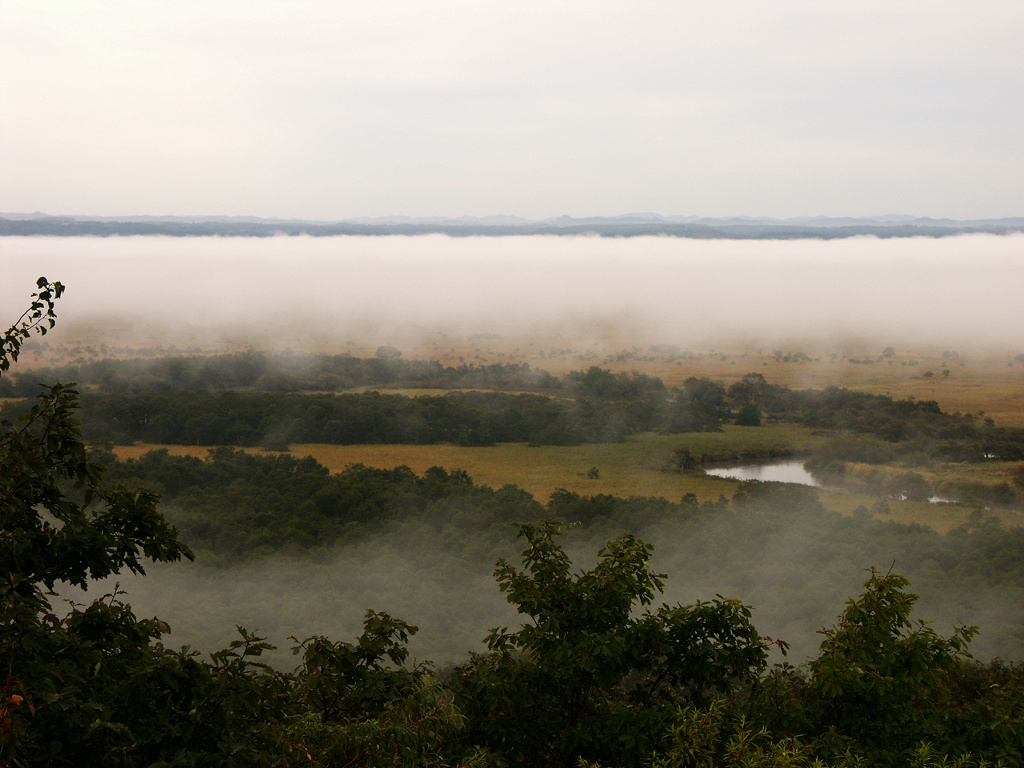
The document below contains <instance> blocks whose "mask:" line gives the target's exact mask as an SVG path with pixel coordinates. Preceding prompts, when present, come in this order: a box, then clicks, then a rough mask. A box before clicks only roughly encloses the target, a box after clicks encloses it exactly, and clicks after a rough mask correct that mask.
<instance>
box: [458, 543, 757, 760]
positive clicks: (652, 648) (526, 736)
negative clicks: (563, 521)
mask: <svg viewBox="0 0 1024 768" xmlns="http://www.w3.org/2000/svg"><path fill="white" fill-rule="evenodd" d="M560 533H561V526H560V524H558V523H539V524H536V525H533V524H528V525H524V526H522V528H521V535H522V536H523V537H524V538H525V539H526V541H527V547H526V549H525V550H524V551H523V553H522V569H520V568H518V567H516V566H514V565H512V564H511V563H509V562H507V561H504V560H502V561H499V563H498V565H497V568H496V570H495V577H496V578H497V581H498V586H499V588H500V589H501V591H502V592H504V593H505V595H506V599H507V600H508V601H509V602H510V603H512V604H513V605H515V606H516V608H517V609H518V610H519V612H520V614H522V615H523V616H524V618H525V619H526V620H527V623H525V624H524V625H523V626H522V627H521V628H520V629H519V630H518V631H515V632H509V631H508V629H506V628H498V629H495V630H494V631H492V633H491V635H490V636H489V637H488V639H487V644H488V648H489V650H490V652H489V653H488V654H486V655H482V656H476V657H474V658H473V659H472V660H471V661H470V662H469V663H468V664H464V665H462V666H461V667H459V668H457V669H456V671H455V674H454V675H453V677H452V688H453V690H454V691H455V694H456V703H457V704H458V706H459V708H460V709H461V710H462V712H463V713H464V714H465V715H466V716H467V718H468V719H469V729H468V735H469V737H470V738H472V739H474V740H475V741H477V743H481V744H484V745H486V746H487V747H489V748H490V749H492V750H493V751H494V752H496V753H498V754H499V755H500V756H502V757H503V758H504V759H505V760H507V761H508V762H509V764H510V765H523V766H541V765H576V764H577V761H578V760H579V759H581V758H585V759H598V760H602V761H609V763H610V764H614V765H639V764H640V763H641V762H643V760H644V759H645V757H646V756H648V755H649V754H650V752H651V750H652V749H653V748H655V747H656V746H657V745H658V744H659V743H660V741H661V739H662V738H663V735H664V733H665V730H666V727H667V723H668V722H669V721H670V718H671V717H672V713H673V712H674V709H675V706H676V705H677V704H679V703H684V702H694V703H704V702H705V701H707V700H708V698H709V697H711V696H713V695H714V694H716V693H722V692H729V691H733V690H735V689H736V688H737V687H738V686H742V685H744V684H747V683H750V682H751V681H753V680H754V679H756V677H757V676H758V674H760V673H761V672H762V671H763V669H764V666H765V660H766V656H767V642H766V640H765V639H763V638H762V637H761V636H760V635H759V634H758V633H757V631H756V630H755V629H754V627H753V625H752V624H751V623H750V612H749V610H748V609H747V607H746V606H744V605H742V604H741V603H739V601H736V600H724V599H716V600H714V601H711V602H709V603H697V604H695V605H691V606H681V605H676V606H668V605H662V606H661V607H660V608H658V609H657V610H654V611H651V610H646V611H644V612H643V613H642V614H639V615H636V614H635V609H636V608H638V607H641V606H647V605H650V604H651V602H652V601H653V599H654V597H655V595H656V594H657V593H659V592H660V591H661V590H662V581H661V579H662V576H663V574H658V573H655V572H654V571H653V570H652V569H651V567H650V562H649V558H650V555H651V547H650V546H649V545H648V544H645V543H644V542H642V541H640V540H639V539H636V538H635V537H633V536H629V535H627V536H623V537H622V538H620V539H617V540H615V541H612V542H609V544H608V545H607V546H606V547H605V548H604V549H602V550H601V552H600V553H599V558H600V559H599V562H598V564H597V565H596V566H595V567H594V568H593V569H591V570H589V571H580V572H579V573H576V574H574V573H572V563H571V561H570V559H569V556H568V555H567V553H566V552H565V550H564V549H563V548H562V547H561V546H560V545H559V544H558V542H557V541H556V537H557V536H558V535H559V534H560Z"/></svg>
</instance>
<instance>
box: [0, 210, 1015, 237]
mask: <svg viewBox="0 0 1024 768" xmlns="http://www.w3.org/2000/svg"><path fill="white" fill-rule="evenodd" d="M979 232H983V233H991V234H1000V235H1003V234H1011V233H1015V232H1024V217H1010V218H1000V219H966V220H958V219H935V218H931V217H917V216H906V215H885V216H873V217H830V216H799V217H795V218H788V219H775V218H770V217H761V216H732V217H702V216H662V215H661V214H657V213H628V214H622V215H618V216H588V217H581V218H576V217H572V216H558V217H554V218H548V219H536V220H534V219H525V218H522V217H519V216H504V215H495V216H459V217H456V218H452V217H444V216H423V217H412V216H380V217H361V218H352V219H344V220H341V221H309V220H303V219H280V218H261V217H257V216H51V215H49V214H45V213H39V212H36V213H0V236H2V235H7V236H17V235H21V236H24V235H49V236H68V237H70V236H90V235H91V236H99V237H106V236H118V235H123V236H124V235H168V236H174V237H204V236H222V237H270V236H273V235H311V236H314V237H326V236H332V235H421V234H446V235H451V236H454V237H466V236H482V237H488V236H490V237H501V236H515V235H598V236H602V237H638V236H644V235H663V236H670V237H688V238H699V239H715V238H720V239H809V238H813V239H833V238H842V237H856V236H865V235H867V236H871V235H873V236H876V237H944V236H948V235H956V234H968V233H979Z"/></svg>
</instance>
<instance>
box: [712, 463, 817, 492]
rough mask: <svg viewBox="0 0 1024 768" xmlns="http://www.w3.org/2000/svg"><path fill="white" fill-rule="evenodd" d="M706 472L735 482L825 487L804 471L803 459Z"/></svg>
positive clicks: (713, 469)
mask: <svg viewBox="0 0 1024 768" xmlns="http://www.w3.org/2000/svg"><path fill="white" fill-rule="evenodd" d="M705 472H707V474H709V475H712V476H714V477H727V478H731V479H733V480H760V481H762V482H771V483H797V484H798V485H812V486H814V487H815V488H824V487H825V486H823V485H822V484H821V483H819V482H818V481H817V480H816V479H815V478H814V475H812V474H811V473H810V472H808V471H807V470H806V469H804V462H803V460H802V459H787V460H786V461H772V462H758V463H754V464H741V465H739V466H735V467H713V468H711V469H706V470H705Z"/></svg>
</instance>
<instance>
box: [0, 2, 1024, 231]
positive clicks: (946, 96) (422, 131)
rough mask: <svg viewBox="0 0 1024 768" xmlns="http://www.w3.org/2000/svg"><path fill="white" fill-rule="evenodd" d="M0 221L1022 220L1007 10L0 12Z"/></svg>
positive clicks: (833, 6)
mask: <svg viewBox="0 0 1024 768" xmlns="http://www.w3.org/2000/svg"><path fill="white" fill-rule="evenodd" d="M0 18H2V22H0V178H2V180H3V181H2V183H0V211H8V212H31V211H37V210H38V211H44V212H47V213H52V214H60V213H64V214H95V215H119V214H121V215H124V214H154V215H166V214H177V215H196V214H224V215H258V216H279V217H297V218H306V219H321V220H337V219H342V218H349V217H355V216H382V215H392V214H404V215H412V216H424V215H446V216H459V215H489V214H498V213H501V214H513V215H520V216H526V217H530V218H542V217H547V216H558V215H561V214H569V215H573V216H585V215H610V214H620V213H628V212H635V211H656V212H660V213H663V214H683V215H688V214H693V215H706V216H724V215H766V216H779V217H787V216H798V215H816V214H824V215H852V216H867V215H876V214H884V213H908V214H914V215H924V216H937V217H953V218H993V217H1001V216H1020V215H1024V204H1022V201H1024V53H1022V41H1024V2H1021V0H1005V1H1004V2H984V1H982V2H972V3H965V2H962V0H957V1H956V2H945V1H942V0H929V1H928V2H893V0H886V1H885V2H864V1H860V2H821V1H820V0H808V1H807V2H801V1H799V0H774V1H773V2H767V1H766V0H750V1H749V2H742V1H736V2H729V1H728V0H725V1H724V2H711V0H700V1H699V2H685V1H684V0H673V1H672V2H659V1H644V0H630V1H628V2H627V1H625V0H623V1H621V2H602V1H601V0H585V1H582V2H573V1H566V0H557V2H553V1H552V0H543V2H531V1H529V0H527V1H523V0H517V2H500V3H499V2H489V1H487V0H467V1H466V2H447V1H444V2H442V1H428V0H416V1H412V0H387V2H377V1H375V2H360V1H358V0H346V1H345V2H330V1H328V0H319V1H315V2H314V1H312V0H310V1H306V2H302V1H299V0H288V1H287V2H284V1H283V0H282V1H281V2H274V1H273V0H245V1H244V2H224V1H223V0H200V1H194V0H184V1H183V0H176V2H143V1H142V0H131V1H124V2H117V1H115V0H105V1H104V2H82V1H81V0H67V1H62V0H46V2H40V0H0Z"/></svg>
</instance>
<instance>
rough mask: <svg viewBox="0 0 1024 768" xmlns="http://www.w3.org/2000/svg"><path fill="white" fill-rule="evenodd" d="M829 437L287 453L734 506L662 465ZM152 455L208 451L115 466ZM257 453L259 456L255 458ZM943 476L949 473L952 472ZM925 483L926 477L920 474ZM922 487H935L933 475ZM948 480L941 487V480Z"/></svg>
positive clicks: (836, 502) (755, 431)
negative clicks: (679, 458) (689, 455)
mask: <svg viewBox="0 0 1024 768" xmlns="http://www.w3.org/2000/svg"><path fill="white" fill-rule="evenodd" d="M823 439H826V436H823V435H821V434H816V433H814V432H813V431H812V430H809V429H806V428H803V427H799V426H796V425H791V424H773V425H767V426H764V427H737V426H726V427H725V429H724V430H723V431H722V432H720V433H697V434H686V435H656V434H642V435H634V436H632V437H630V438H629V439H628V440H626V441H625V442H624V443H606V444H596V445H581V446H568V447H566V446H537V447H530V446H527V445H524V444H502V445H496V446H491V447H486V448H475V447H472V448H471V447H460V446H456V445H320V444H312V445H293V446H291V453H292V454H293V455H295V456H312V457H313V458H314V459H316V460H317V461H318V462H320V463H321V464H323V465H324V466H326V467H328V468H329V469H330V470H331V471H332V472H340V471H342V470H343V469H344V468H345V467H347V466H349V465H351V464H365V465H367V466H371V467H381V468H392V467H396V466H399V465H403V464H404V465H406V466H408V467H409V468H411V469H412V470H413V471H415V472H417V473H422V472H423V471H424V470H426V469H428V468H429V467H432V466H442V467H445V468H446V469H449V470H455V469H462V470H465V471H466V472H467V473H468V474H469V475H470V476H471V477H472V478H473V479H474V481H476V482H478V483H483V484H486V485H490V486H493V487H501V486H502V485H505V484H515V485H518V486H519V487H521V488H524V489H525V490H527V491H529V492H530V493H532V494H533V495H534V496H535V497H536V498H537V499H538V500H539V501H542V502H546V501H547V500H548V498H549V497H550V495H551V493H552V492H553V491H554V490H556V489H558V488H565V489H567V490H569V491H573V492H575V493H579V494H582V495H588V496H591V495H595V494H601V493H604V494H610V495H615V496H623V497H629V496H663V497H665V498H667V499H671V500H678V499H680V498H682V497H683V496H684V495H685V494H688V493H693V494H695V495H696V496H697V498H698V500H699V501H701V502H703V501H708V500H714V499H717V498H719V496H723V495H724V496H726V497H732V495H733V494H734V493H735V492H736V489H737V488H738V487H739V483H738V482H737V481H735V480H730V479H726V478H718V477H712V476H708V475H704V474H702V473H699V472H697V473H680V472H675V471H672V470H671V469H670V467H669V460H670V459H671V457H672V454H673V452H674V451H675V450H676V449H677V448H682V447H686V448H689V449H690V450H691V451H693V452H695V453H702V454H716V453H727V452H729V451H732V452H746V451H750V452H754V451H760V452H769V451H776V452H778V451H782V450H785V451H790V452H792V453H793V454H795V455H801V454H806V453H808V452H810V450H812V449H813V447H814V446H815V445H816V444H818V443H819V442H820V441H821V440H823ZM155 448H166V449H167V450H168V451H170V452H171V453H172V454H173V455H181V456H198V457H203V456H205V455H206V454H207V452H208V451H209V449H208V448H206V447H202V446H180V445H175V446H157V445H133V446H119V447H117V448H116V449H115V451H116V453H117V455H118V457H119V458H121V459H125V458H134V457H138V456H141V455H142V454H143V453H145V452H146V451H149V450H153V449H155ZM252 450H255V451H257V452H262V451H261V449H252ZM591 468H597V470H598V475H599V476H598V477H597V478H596V479H591V478H589V477H588V476H587V473H588V470H590V469H591ZM1007 471H1008V470H1007V468H1006V467H1003V466H993V467H992V468H991V469H988V470H987V474H986V477H984V478H980V477H974V479H976V480H982V481H987V482H994V481H996V480H998V479H1001V478H1002V477H1004V476H1005V474H1006V472H1007ZM950 472H953V473H956V472H957V468H956V467H954V468H952V469H951V470H950ZM926 474H927V473H926ZM927 477H928V479H929V480H930V481H934V480H936V479H938V475H937V474H936V473H932V474H928V475H927ZM947 479H948V478H947ZM818 493H819V496H820V498H821V500H822V502H823V503H824V504H825V506H826V507H828V508H829V509H833V510H836V511H838V512H841V513H844V514H852V513H853V512H854V510H856V509H857V508H858V507H867V508H869V509H870V508H872V507H874V505H876V504H877V502H878V501H879V499H878V497H877V496H875V495H871V494H868V493H843V492H838V491H828V490H819V491H818ZM888 506H889V509H890V513H889V514H888V515H887V519H891V520H895V521H898V522H902V523H917V524H921V525H928V526H930V527H932V528H935V529H936V530H938V531H940V532H946V531H948V530H950V529H951V528H955V527H956V526H958V525H962V524H963V523H964V522H966V521H967V519H968V518H969V516H970V514H971V513H972V512H973V510H974V507H973V506H970V505H959V504H930V503H928V502H920V501H898V500H889V501H888ZM989 514H995V515H997V516H998V517H999V518H1000V519H1002V520H1003V521H1004V522H1005V523H1007V524H1009V525H1022V524H1024V517H1022V516H1020V515H1019V514H1016V513H1013V512H989Z"/></svg>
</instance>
